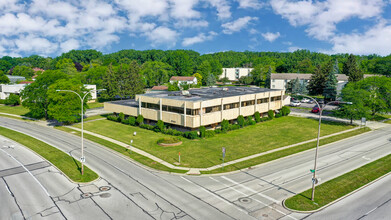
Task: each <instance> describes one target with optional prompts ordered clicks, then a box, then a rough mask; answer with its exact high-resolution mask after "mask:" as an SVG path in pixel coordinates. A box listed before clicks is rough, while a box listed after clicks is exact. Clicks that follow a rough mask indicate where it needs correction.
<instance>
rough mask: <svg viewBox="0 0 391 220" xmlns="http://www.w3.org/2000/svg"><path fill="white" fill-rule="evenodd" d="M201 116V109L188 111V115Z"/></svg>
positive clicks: (188, 109)
mask: <svg viewBox="0 0 391 220" xmlns="http://www.w3.org/2000/svg"><path fill="white" fill-rule="evenodd" d="M199 114H200V109H190V108H187V109H186V115H199Z"/></svg>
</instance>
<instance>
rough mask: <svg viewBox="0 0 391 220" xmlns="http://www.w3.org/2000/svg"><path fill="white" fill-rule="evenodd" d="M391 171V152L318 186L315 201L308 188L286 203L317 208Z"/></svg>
mask: <svg viewBox="0 0 391 220" xmlns="http://www.w3.org/2000/svg"><path fill="white" fill-rule="evenodd" d="M389 172H391V154H389V155H388V156H385V157H383V158H381V159H379V160H376V161H373V162H371V163H369V164H366V165H364V166H362V167H360V168H357V169H355V170H353V171H351V172H349V173H346V174H344V175H342V176H339V177H337V178H335V179H332V180H329V181H327V182H325V183H323V184H321V185H319V186H317V187H316V192H315V199H314V200H315V201H312V200H311V193H312V189H308V190H306V191H304V192H302V193H300V194H297V195H295V196H293V197H291V198H289V199H287V200H285V205H286V206H287V207H288V208H290V209H294V210H299V211H311V210H316V209H319V208H321V207H323V206H325V205H327V204H329V203H330V202H333V201H335V200H336V199H339V198H341V197H343V196H345V195H347V194H348V193H350V192H353V191H354V190H356V189H358V188H360V187H362V186H364V185H366V184H368V183H370V182H372V181H374V180H376V179H377V178H379V177H381V176H383V175H385V174H387V173H389Z"/></svg>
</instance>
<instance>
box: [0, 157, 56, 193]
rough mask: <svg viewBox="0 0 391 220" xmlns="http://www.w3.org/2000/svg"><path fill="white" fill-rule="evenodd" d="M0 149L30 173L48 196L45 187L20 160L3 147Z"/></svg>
mask: <svg viewBox="0 0 391 220" xmlns="http://www.w3.org/2000/svg"><path fill="white" fill-rule="evenodd" d="M0 150H1V151H3V152H4V153H6V154H7V155H8V156H9V157H11V158H12V159H14V160H15V161H16V162H17V163H18V164H20V165H21V166H22V167H23V168H24V169H25V170H26V171H27V172H28V173H29V174H30V175H31V177H32V178H33V179H34V180H35V181H36V182H37V183H38V184H39V186H41V188H42V189H43V191H44V192H45V193H46V195H47V196H48V197H50V195H49V193H48V191H47V190H46V189H45V187H44V186H43V185H42V184H41V183H40V182H39V181H38V180H37V178H35V176H34V175H33V174H32V173H31V172H30V170H28V169H27V168H26V167H25V166H24V165H23V164H22V163H21V162H20V161H18V160H17V159H16V158H15V157H13V156H12V155H11V154H9V153H7V152H6V151H4V150H3V149H0Z"/></svg>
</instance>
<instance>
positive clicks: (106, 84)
mask: <svg viewBox="0 0 391 220" xmlns="http://www.w3.org/2000/svg"><path fill="white" fill-rule="evenodd" d="M102 86H103V88H105V89H106V90H105V91H103V93H102V97H103V98H105V99H110V100H113V99H114V98H115V96H116V95H118V82H117V80H116V76H115V72H114V70H113V66H112V65H111V64H110V65H109V66H108V68H107V71H106V75H104V77H103V83H102Z"/></svg>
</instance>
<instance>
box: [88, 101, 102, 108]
mask: <svg viewBox="0 0 391 220" xmlns="http://www.w3.org/2000/svg"><path fill="white" fill-rule="evenodd" d="M87 105H88V108H89V109H91V108H100V107H103V106H104V104H103V103H100V102H91V103H87Z"/></svg>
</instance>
